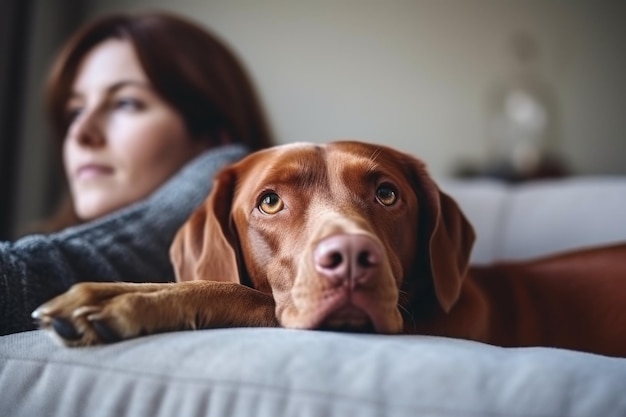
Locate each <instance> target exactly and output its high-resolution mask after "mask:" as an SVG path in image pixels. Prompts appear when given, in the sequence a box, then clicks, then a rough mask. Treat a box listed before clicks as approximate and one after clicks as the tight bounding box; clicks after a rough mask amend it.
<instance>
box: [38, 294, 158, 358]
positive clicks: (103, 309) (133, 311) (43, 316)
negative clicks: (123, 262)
mask: <svg viewBox="0 0 626 417" xmlns="http://www.w3.org/2000/svg"><path fill="white" fill-rule="evenodd" d="M131 285H132V284H131ZM146 295H147V294H145V293H142V292H133V291H130V290H129V288H128V284H115V283H80V284H76V285H74V286H73V287H72V288H71V289H70V290H68V291H67V292H65V293H63V294H61V295H60V296H58V297H56V298H54V299H52V300H50V301H48V302H47V303H45V304H43V305H41V306H40V307H39V308H37V309H36V310H35V311H34V312H33V313H32V317H33V318H34V319H35V320H36V321H37V323H38V325H39V327H40V328H42V329H45V330H48V331H50V332H51V333H52V334H53V335H55V336H56V337H57V338H58V339H60V340H61V342H63V343H64V344H65V345H67V346H88V345H95V344H103V343H113V342H117V341H120V340H123V339H129V338H132V337H135V336H138V335H140V334H141V333H142V332H143V326H142V323H140V318H141V317H145V315H144V314H141V311H140V307H141V306H142V299H143V298H145V297H146ZM143 304H145V303H143Z"/></svg>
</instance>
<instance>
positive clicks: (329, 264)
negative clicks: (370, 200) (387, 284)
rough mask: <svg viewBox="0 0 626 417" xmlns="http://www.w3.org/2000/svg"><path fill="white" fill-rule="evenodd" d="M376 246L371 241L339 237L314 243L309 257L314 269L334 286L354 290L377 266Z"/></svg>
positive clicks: (365, 237) (368, 278) (379, 255)
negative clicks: (311, 255) (312, 251)
mask: <svg viewBox="0 0 626 417" xmlns="http://www.w3.org/2000/svg"><path fill="white" fill-rule="evenodd" d="M381 253H382V250H381V248H380V245H379V244H378V243H377V242H376V241H375V240H374V239H372V238H371V237H368V236H365V235H356V234H342V235H335V236H331V237H329V238H326V239H324V240H322V241H321V242H319V243H318V245H317V247H316V248H315V251H314V253H313V262H314V264H315V269H316V270H317V272H319V273H320V274H322V275H324V276H326V277H328V278H329V279H331V280H332V281H333V282H334V283H336V284H340V283H344V282H346V281H348V282H350V284H351V286H352V287H354V286H356V285H359V284H365V283H366V282H367V281H368V280H370V278H371V276H372V275H373V274H374V273H375V271H376V270H377V269H378V266H379V265H380V262H381Z"/></svg>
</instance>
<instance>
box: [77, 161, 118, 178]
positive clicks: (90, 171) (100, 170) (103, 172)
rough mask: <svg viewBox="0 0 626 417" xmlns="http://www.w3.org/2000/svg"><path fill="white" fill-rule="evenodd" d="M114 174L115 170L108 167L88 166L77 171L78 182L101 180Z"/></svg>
mask: <svg viewBox="0 0 626 417" xmlns="http://www.w3.org/2000/svg"><path fill="white" fill-rule="evenodd" d="M111 174H113V168H112V167H110V166H107V165H99V164H86V165H82V166H81V167H79V168H78V169H77V170H76V179H77V180H87V179H92V178H101V177H106V176H108V175H111Z"/></svg>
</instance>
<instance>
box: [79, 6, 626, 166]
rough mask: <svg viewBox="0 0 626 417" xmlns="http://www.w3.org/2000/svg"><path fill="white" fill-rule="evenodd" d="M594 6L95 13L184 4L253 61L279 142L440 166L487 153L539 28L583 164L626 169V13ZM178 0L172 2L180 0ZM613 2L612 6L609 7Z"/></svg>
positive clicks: (570, 141)
mask: <svg viewBox="0 0 626 417" xmlns="http://www.w3.org/2000/svg"><path fill="white" fill-rule="evenodd" d="M619 3H622V2H618V1H615V2H612V3H611V2H597V1H592V0H589V1H577V2H572V1H549V0H538V1H517V2H515V1H487V0H458V1H454V0H432V1H421V0H416V1H403V0H391V1H377V0H319V1H306V0H212V1H210V0H209V1H200V0H198V1H179V2H176V3H174V2H170V1H165V0H163V1H161V0H132V1H129V0H123V1H121V0H120V1H111V0H91V1H89V2H88V4H89V6H88V10H89V13H90V15H91V16H93V15H96V14H99V13H103V12H110V11H114V10H118V9H133V10H134V9H143V8H161V9H170V10H175V11H177V12H179V13H182V14H185V15H188V16H191V17H193V18H194V19H196V20H199V21H200V22H202V23H204V24H206V25H207V26H209V27H210V28H212V29H213V30H214V31H216V32H217V33H218V34H220V35H221V36H222V37H223V38H224V39H226V40H227V41H228V42H229V43H230V44H231V46H232V47H233V48H234V49H235V50H236V51H237V52H238V53H239V55H240V56H241V57H242V59H243V60H244V62H245V63H246V64H247V65H248V67H249V68H250V70H251V72H252V73H253V75H254V78H255V80H256V82H257V84H258V87H259V89H260V90H261V93H262V95H263V98H264V101H265V104H266V105H267V108H268V110H269V114H270V116H271V119H272V122H273V124H274V127H275V131H276V133H277V136H278V139H279V140H280V141H281V142H289V141H296V140H298V141H300V140H305V141H316V142H321V141H326V140H330V139H334V138H339V137H356V138H361V139H366V140H371V141H377V142H384V143H388V144H392V145H394V146H397V147H399V148H402V149H405V150H407V151H410V152H413V153H416V154H418V155H421V156H423V157H424V158H425V159H426V160H427V161H428V163H429V166H430V167H431V171H433V172H434V173H436V174H446V173H449V172H451V170H452V169H453V168H454V165H455V163H456V161H458V160H459V159H472V160H477V161H482V160H484V159H485V158H486V156H487V141H486V140H485V137H486V133H487V132H486V119H485V115H486V109H485V102H486V97H487V92H488V90H489V88H490V87H491V86H492V85H493V83H495V82H497V80H500V79H502V78H503V77H506V76H507V75H508V74H509V73H510V72H511V69H512V68H513V66H512V59H511V56H510V54H509V51H508V50H507V42H508V40H509V39H510V37H511V35H512V34H513V33H515V32H516V31H518V30H524V31H526V32H528V33H530V34H531V35H532V36H533V37H535V38H536V39H537V41H538V42H539V45H540V47H541V48H542V49H541V52H542V55H541V61H540V64H541V66H540V72H541V76H542V77H543V78H544V79H545V80H546V81H547V82H548V83H549V85H551V86H552V88H553V90H554V93H555V96H556V98H557V99H558V103H559V108H558V111H559V115H560V116H559V121H560V133H561V135H560V136H561V138H560V140H561V143H562V147H563V149H564V152H565V155H566V157H567V158H568V160H569V161H570V162H571V164H572V165H573V167H574V168H575V170H576V172H578V173H582V174H589V173H626V163H624V157H625V156H626V137H625V136H626V134H625V133H624V132H626V81H625V77H626V48H625V47H624V43H623V42H624V40H625V39H626V25H625V24H624V22H625V21H626V13H624V11H625V10H626V8H625V7H624V6H621V5H618V4H619ZM172 4H175V6H172ZM611 4H613V5H611Z"/></svg>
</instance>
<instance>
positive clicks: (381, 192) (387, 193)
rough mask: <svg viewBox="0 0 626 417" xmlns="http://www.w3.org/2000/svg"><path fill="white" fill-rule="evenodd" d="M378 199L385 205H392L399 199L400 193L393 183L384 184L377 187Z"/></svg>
mask: <svg viewBox="0 0 626 417" xmlns="http://www.w3.org/2000/svg"><path fill="white" fill-rule="evenodd" d="M376 200H377V201H378V202H379V203H380V204H382V205H383V206H391V205H393V204H394V203H395V202H396V201H397V200H398V193H397V192H396V189H395V188H394V187H392V186H391V185H388V184H383V185H381V186H379V187H378V188H377V189H376Z"/></svg>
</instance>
